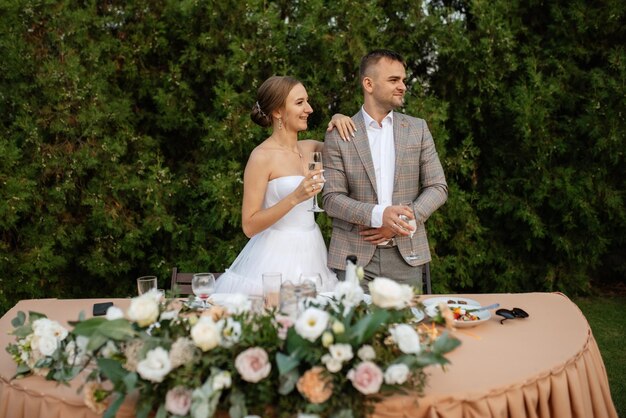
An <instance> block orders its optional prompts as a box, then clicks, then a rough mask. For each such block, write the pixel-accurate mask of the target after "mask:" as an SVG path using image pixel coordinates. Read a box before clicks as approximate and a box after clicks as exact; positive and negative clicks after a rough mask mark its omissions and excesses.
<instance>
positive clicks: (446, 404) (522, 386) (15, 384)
mask: <svg viewBox="0 0 626 418" xmlns="http://www.w3.org/2000/svg"><path fill="white" fill-rule="evenodd" d="M432 296H438V297H439V296H442V295H432ZM428 297H429V296H424V297H423V300H426V299H427V298H428ZM445 297H449V298H451V299H454V298H455V297H465V298H472V299H475V300H476V301H478V302H480V303H481V304H482V305H485V304H491V303H495V302H498V303H500V305H501V307H504V308H509V309H511V308H513V307H519V308H522V309H524V310H525V311H527V312H528V313H529V314H530V317H529V318H525V319H513V320H507V321H505V322H504V323H503V324H501V323H500V318H499V317H495V316H494V317H492V318H491V319H490V320H489V321H487V322H485V323H482V324H480V325H478V326H476V327H473V328H462V329H457V330H456V331H453V332H454V335H455V336H456V337H457V338H459V339H460V340H461V341H462V344H461V346H459V347H458V348H457V349H456V350H454V351H453V352H451V353H449V354H448V355H447V357H448V359H449V360H450V361H451V364H450V365H448V366H446V367H445V369H444V368H441V367H429V368H427V369H426V372H427V374H428V375H429V378H428V383H427V386H426V388H425V389H424V393H423V396H417V394H397V395H392V396H390V397H387V398H385V399H384V400H382V401H381V402H379V403H378V404H376V407H375V411H374V416H375V417H378V418H399V417H411V418H422V417H423V418H427V417H428V418H435V417H442V418H443V417H446V418H448V417H449V418H475V417H476V418H477V417H481V418H483V417H494V418H495V417H508V418H535V417H538V418H546V417H555V418H569V417H578V418H592V417H595V418H601V417H609V418H617V412H616V410H615V407H614V405H613V401H612V399H611V394H610V390H609V384H608V379H607V375H606V369H605V367H604V363H603V361H602V357H601V355H600V351H599V349H598V346H597V344H596V341H595V340H594V338H593V335H592V332H591V329H590V327H589V324H588V323H587V320H586V319H585V317H584V316H583V314H582V312H581V311H580V310H579V309H578V307H577V306H576V305H575V304H574V303H573V302H572V301H570V300H569V299H568V298H567V297H566V296H564V295H563V294H560V293H517V294H475V295H445ZM105 301H112V302H113V303H114V304H115V305H116V306H118V307H120V308H123V309H124V308H126V307H127V306H128V305H129V303H130V300H129V299H108V300H104V299H102V300H100V299H77V300H60V299H39V300H23V301H20V302H19V303H18V304H17V305H15V306H14V307H13V308H12V309H11V310H10V311H8V312H7V313H6V314H5V315H4V316H3V317H2V318H1V319H0V329H2V330H3V332H2V337H1V340H0V343H1V344H2V346H3V347H6V346H7V344H8V343H9V342H11V341H12V338H13V337H12V336H10V335H7V332H8V331H9V330H11V329H12V326H11V320H12V319H13V318H14V317H15V316H16V315H17V312H18V311H23V312H28V311H37V312H42V313H45V314H46V315H47V316H48V317H49V318H51V319H55V320H58V321H60V322H61V323H62V324H63V325H66V326H67V321H71V320H76V319H77V318H78V315H79V313H80V312H81V311H83V312H85V314H86V315H87V316H90V314H91V308H92V306H93V304H94V303H96V302H105ZM15 371H16V365H15V363H14V362H13V361H12V359H11V357H10V355H9V354H8V353H7V352H6V351H5V350H4V349H3V350H2V352H0V417H6V418H36V417H39V418H65V417H72V418H92V417H97V416H98V415H97V414H95V413H93V412H92V411H90V410H89V409H88V408H87V407H86V406H85V405H84V403H83V398H82V394H80V393H78V392H77V390H78V388H79V386H80V384H81V382H80V381H75V382H73V383H72V384H71V385H70V386H63V385H59V384H57V383H55V382H51V381H46V380H45V379H44V378H42V377H39V376H29V377H26V378H22V379H14V380H12V377H13V375H14V374H15ZM133 416H134V408H133V402H132V401H128V402H126V403H125V404H124V405H123V406H122V408H121V409H120V410H119V412H118V414H117V417H118V418H126V417H133Z"/></svg>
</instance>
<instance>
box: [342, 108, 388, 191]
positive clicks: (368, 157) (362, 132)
mask: <svg viewBox="0 0 626 418" xmlns="http://www.w3.org/2000/svg"><path fill="white" fill-rule="evenodd" d="M354 124H355V125H356V131H357V135H356V137H355V138H354V139H353V140H352V142H353V143H354V147H355V148H356V152H357V154H358V155H359V158H360V159H361V163H362V164H363V167H364V168H365V172H366V173H367V177H369V179H370V182H371V183H372V188H373V190H374V195H375V197H376V200H378V193H377V190H378V188H377V187H376V173H375V171H374V161H373V160H372V151H371V150H370V143H369V140H368V139H367V128H366V126H365V121H364V119H363V114H362V113H361V112H359V113H357V114H356V115H354ZM394 129H395V128H394Z"/></svg>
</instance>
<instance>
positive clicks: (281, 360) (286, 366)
mask: <svg viewBox="0 0 626 418" xmlns="http://www.w3.org/2000/svg"><path fill="white" fill-rule="evenodd" d="M299 364H300V359H299V358H298V357H297V351H295V352H293V353H291V354H290V355H285V354H283V353H281V352H278V353H276V365H277V366H278V372H279V373H280V374H281V375H282V374H286V373H289V372H290V371H291V370H293V369H295V368H296V367H298V365H299Z"/></svg>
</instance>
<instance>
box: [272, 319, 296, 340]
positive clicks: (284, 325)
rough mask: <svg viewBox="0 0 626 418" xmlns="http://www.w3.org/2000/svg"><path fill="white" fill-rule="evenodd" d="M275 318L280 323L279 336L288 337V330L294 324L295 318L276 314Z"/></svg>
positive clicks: (281, 337)
mask: <svg viewBox="0 0 626 418" xmlns="http://www.w3.org/2000/svg"><path fill="white" fill-rule="evenodd" d="M274 319H275V320H276V323H277V324H278V338H280V339H281V340H284V339H285V338H287V331H288V330H289V328H291V327H292V326H293V323H294V322H293V319H291V318H290V317H288V316H286V315H276V316H275V317H274Z"/></svg>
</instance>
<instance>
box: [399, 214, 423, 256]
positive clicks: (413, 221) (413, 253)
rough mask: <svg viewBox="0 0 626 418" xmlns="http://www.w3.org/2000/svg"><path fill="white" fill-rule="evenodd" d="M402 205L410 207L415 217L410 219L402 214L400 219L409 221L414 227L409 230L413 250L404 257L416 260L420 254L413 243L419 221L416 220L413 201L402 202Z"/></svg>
mask: <svg viewBox="0 0 626 418" xmlns="http://www.w3.org/2000/svg"><path fill="white" fill-rule="evenodd" d="M401 205H402V206H406V207H408V208H409V210H410V211H411V212H412V214H413V219H410V218H408V217H406V216H404V215H400V219H402V220H403V221H404V222H406V223H408V224H409V225H410V226H411V228H413V229H412V230H410V231H409V239H410V240H411V252H410V253H409V254H408V255H407V256H405V257H404V259H405V260H406V261H414V260H417V259H418V258H419V255H417V253H416V252H415V248H414V244H413V235H414V234H415V231H416V229H417V222H416V221H415V209H414V207H413V202H402V203H401Z"/></svg>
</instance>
